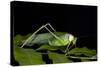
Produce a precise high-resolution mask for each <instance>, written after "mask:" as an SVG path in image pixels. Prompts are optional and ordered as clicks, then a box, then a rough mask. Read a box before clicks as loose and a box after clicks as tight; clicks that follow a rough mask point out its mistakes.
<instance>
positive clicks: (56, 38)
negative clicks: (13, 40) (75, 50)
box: [21, 23, 77, 52]
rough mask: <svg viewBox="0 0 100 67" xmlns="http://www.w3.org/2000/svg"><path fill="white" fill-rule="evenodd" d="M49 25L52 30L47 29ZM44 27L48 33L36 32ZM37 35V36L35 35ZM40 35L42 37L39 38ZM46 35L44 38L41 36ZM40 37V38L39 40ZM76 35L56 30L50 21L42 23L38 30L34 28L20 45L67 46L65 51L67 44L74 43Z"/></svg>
mask: <svg viewBox="0 0 100 67" xmlns="http://www.w3.org/2000/svg"><path fill="white" fill-rule="evenodd" d="M47 26H49V27H50V28H51V29H52V30H53V32H52V31H51V30H50V29H48V27H47ZM43 28H45V29H46V30H47V31H48V32H49V33H44V34H37V33H38V32H39V31H40V30H42V29H43ZM36 35H37V37H36ZM41 36H42V38H41ZM43 36H44V37H46V38H43ZM39 39H41V40H39ZM76 41H77V37H74V36H73V35H72V34H69V33H67V32H57V31H56V30H55V29H54V28H53V27H52V26H51V24H50V23H47V24H45V25H42V26H41V27H40V28H39V29H38V30H36V31H35V32H34V33H33V34H32V35H31V36H30V37H29V38H27V39H26V40H25V42H24V43H23V45H22V46H21V48H22V47H24V46H25V45H27V44H29V43H35V44H38V43H40V42H41V43H46V44H48V45H50V46H59V47H60V46H67V47H66V50H65V52H66V51H67V50H68V49H69V46H71V45H72V46H73V45H75V44H76Z"/></svg>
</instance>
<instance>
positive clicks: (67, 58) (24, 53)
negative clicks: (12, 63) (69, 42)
mask: <svg viewBox="0 0 100 67" xmlns="http://www.w3.org/2000/svg"><path fill="white" fill-rule="evenodd" d="M46 35H49V34H46ZM29 36H30V34H28V35H26V36H22V35H16V36H15V37H14V57H15V60H16V61H18V63H19V64H20V65H32V64H45V63H46V61H44V60H43V52H39V51H42V50H46V52H44V53H46V54H47V55H48V57H49V59H50V60H52V62H53V64H54V63H69V62H74V61H73V60H74V59H81V61H82V62H83V61H91V59H93V60H95V59H97V57H96V54H97V53H96V50H92V49H88V48H86V47H83V48H78V47H77V48H73V49H71V50H70V51H69V52H67V53H66V55H65V54H64V52H63V50H62V49H63V48H64V47H61V48H60V47H52V46H50V45H48V44H41V43H43V40H42V37H44V36H45V35H44V34H42V35H39V36H38V37H37V41H36V40H35V41H34V44H33V45H34V47H35V46H36V45H38V47H37V48H36V49H32V48H24V47H23V48H20V47H19V46H20V45H22V43H23V42H24V41H25V40H26V39H27V38H28V37H29ZM49 37H51V36H49ZM39 39H40V40H39ZM44 39H45V40H47V39H46V36H45V37H44ZM38 41H42V42H38ZM35 42H38V43H39V44H36V45H35ZM40 44H41V45H40ZM27 46H28V45H27ZM59 49H61V50H60V51H61V52H62V53H58V52H56V50H59ZM83 55H84V56H83ZM47 61H48V60H47Z"/></svg>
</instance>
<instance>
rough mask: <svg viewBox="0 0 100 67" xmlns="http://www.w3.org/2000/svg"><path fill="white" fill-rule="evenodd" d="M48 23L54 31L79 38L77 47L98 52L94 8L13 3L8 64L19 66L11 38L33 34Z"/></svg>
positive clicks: (95, 9) (95, 11)
mask: <svg viewBox="0 0 100 67" xmlns="http://www.w3.org/2000/svg"><path fill="white" fill-rule="evenodd" d="M48 22H49V23H51V25H52V26H53V27H54V28H55V29H56V30H57V31H61V32H68V33H71V34H73V35H74V36H76V37H78V41H77V44H76V45H77V46H78V47H84V46H85V47H88V48H90V49H96V50H97V6H88V5H84V6H83V5H71V4H70V5H69V4H50V3H39V2H21V1H20V2H19V1H12V2H11V65H18V62H17V61H15V59H14V55H13V37H14V36H16V35H17V34H20V35H26V34H29V33H33V32H34V31H36V30H37V29H38V28H39V27H40V26H41V25H43V24H46V23H48ZM42 32H47V31H46V30H42Z"/></svg>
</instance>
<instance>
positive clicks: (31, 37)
mask: <svg viewBox="0 0 100 67" xmlns="http://www.w3.org/2000/svg"><path fill="white" fill-rule="evenodd" d="M47 25H48V26H50V27H51V29H52V30H53V31H54V32H56V31H55V29H54V28H53V27H52V26H51V24H50V23H47V24H45V25H42V26H41V27H40V28H39V29H38V30H36V31H35V32H34V33H33V34H32V35H31V36H30V37H29V38H28V39H27V40H26V41H25V42H24V43H23V45H22V46H21V48H22V47H24V46H25V45H26V44H27V43H28V42H30V41H31V40H32V39H33V37H34V36H35V34H36V33H38V32H39V31H40V30H42V29H43V28H44V27H46V26H47Z"/></svg>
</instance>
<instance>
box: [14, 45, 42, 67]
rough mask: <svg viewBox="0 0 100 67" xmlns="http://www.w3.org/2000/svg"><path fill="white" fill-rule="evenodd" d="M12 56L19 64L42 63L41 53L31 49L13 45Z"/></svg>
mask: <svg viewBox="0 0 100 67" xmlns="http://www.w3.org/2000/svg"><path fill="white" fill-rule="evenodd" d="M14 56H15V60H16V61H18V62H19V64H20V65H32V64H44V61H43V60H42V55H41V53H39V52H35V50H33V49H24V48H20V47H18V46H15V50H14Z"/></svg>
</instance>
